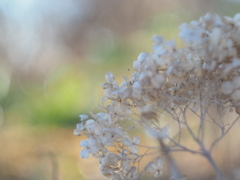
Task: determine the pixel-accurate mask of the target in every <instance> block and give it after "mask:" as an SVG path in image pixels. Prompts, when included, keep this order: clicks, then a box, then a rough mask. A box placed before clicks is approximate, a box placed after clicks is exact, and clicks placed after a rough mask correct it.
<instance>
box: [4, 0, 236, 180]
mask: <svg viewBox="0 0 240 180" xmlns="http://www.w3.org/2000/svg"><path fill="white" fill-rule="evenodd" d="M239 10H240V3H239V2H238V1H227V0H226V1H225V0H168V1H167V0H150V1H146V0H131V1H129V0H68V1H65V0H57V1H47V0H42V1H41V0H35V1H33V0H13V1H7V0H2V1H0V152H1V153H0V180H76V179H88V180H90V179H104V178H103V176H101V175H100V173H99V164H98V160H95V159H89V160H82V159H80V157H79V151H80V150H81V148H80V147H79V142H80V140H81V139H82V138H84V137H80V138H79V137H75V136H74V135H73V130H74V128H75V125H76V124H77V123H78V122H79V118H78V115H79V114H82V113H88V112H89V111H90V110H92V111H94V112H97V111H98V109H97V108H96V106H97V104H99V103H100V102H101V97H102V94H103V91H102V89H101V88H100V87H98V84H100V83H103V82H104V75H105V73H106V72H108V71H112V72H113V73H114V74H115V75H116V79H117V81H118V82H120V81H122V76H126V75H130V74H131V73H132V72H133V69H132V62H133V61H134V60H135V59H136V58H137V56H138V54H140V53H141V52H143V51H145V52H150V51H151V45H152V43H151V37H152V36H153V35H155V34H159V35H163V36H164V37H166V39H175V38H178V37H177V36H178V26H179V25H180V24H181V23H183V22H190V21H191V20H198V19H199V18H200V17H201V16H203V15H204V14H206V13H207V12H213V13H218V14H220V15H227V16H233V15H234V14H236V13H237V12H238V11H239ZM177 42H178V43H179V44H180V45H181V42H180V41H179V39H177ZM128 69H130V71H128ZM237 126H239V125H237ZM236 132H237V130H235V131H234V133H236ZM234 133H233V135H232V136H235V137H238V134H237V135H236V134H234ZM139 136H142V138H143V139H144V140H143V141H142V143H143V144H145V143H147V142H149V140H148V139H147V138H146V137H145V134H143V133H142V134H140V133H139ZM230 137H231V136H230V135H229V139H228V141H227V142H228V143H230V140H231V141H233V142H232V143H233V144H234V145H231V146H230V145H228V146H227V148H229V147H231V150H226V149H224V147H225V146H224V144H222V145H221V146H219V149H221V151H219V152H218V153H216V154H218V155H219V154H220V155H219V156H222V157H223V158H219V156H218V157H215V158H217V159H218V158H219V162H221V167H223V168H225V169H226V170H225V171H226V172H227V173H229V174H230V175H229V177H232V179H234V176H233V174H234V173H235V174H237V173H239V168H240V160H237V158H238V157H239V154H238V152H237V151H236V150H237V149H238V147H239V146H238V145H239V143H238V139H236V143H235V141H234V140H232V139H231V138H230ZM186 142H188V138H187V137H186ZM154 143H155V142H154V141H150V144H154ZM189 143H190V142H189ZM225 143H226V141H225ZM189 145H191V143H190V144H189ZM193 146H194V145H193ZM219 149H218V150H219ZM230 151H231V153H232V154H234V157H231V158H232V159H231V162H230V160H229V159H228V157H229V153H230ZM221 153H222V154H221ZM235 157H236V159H234V158H235ZM177 158H179V159H178V161H177V162H179V163H180V164H181V170H182V171H183V172H184V173H185V172H186V174H187V175H188V176H189V179H194V180H197V179H198V180H200V179H203V178H204V179H209V180H210V179H212V178H213V176H212V175H211V170H210V167H208V166H207V165H206V162H205V161H204V160H202V159H201V160H199V159H195V158H196V157H194V156H191V155H189V154H184V155H180V156H177ZM233 160H234V162H233ZM225 161H226V162H227V164H229V163H232V164H231V168H232V169H230V170H229V167H230V166H228V165H227V164H226V163H225ZM194 162H196V163H194ZM199 166H201V167H203V168H198V167H199ZM89 167H91V168H89ZM206 167H207V168H206ZM190 168H192V170H191V171H190V172H189V173H187V172H188V171H187V170H188V169H190ZM202 169H203V170H202ZM233 171H234V172H233ZM195 174H196V176H194V175H195ZM201 175H202V176H201ZM146 179H149V177H146ZM162 179H167V175H166V176H163V178H162ZM234 180H235V179H234Z"/></svg>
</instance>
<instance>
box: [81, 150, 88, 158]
mask: <svg viewBox="0 0 240 180" xmlns="http://www.w3.org/2000/svg"><path fill="white" fill-rule="evenodd" d="M89 154H90V152H89V150H88V149H83V150H82V151H81V152H80V157H81V158H83V159H86V158H88V156H89Z"/></svg>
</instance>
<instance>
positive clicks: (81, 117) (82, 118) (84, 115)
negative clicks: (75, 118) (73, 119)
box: [79, 114, 88, 121]
mask: <svg viewBox="0 0 240 180" xmlns="http://www.w3.org/2000/svg"><path fill="white" fill-rule="evenodd" d="M79 117H80V120H81V121H84V120H86V119H87V118H88V115H86V114H80V115H79Z"/></svg>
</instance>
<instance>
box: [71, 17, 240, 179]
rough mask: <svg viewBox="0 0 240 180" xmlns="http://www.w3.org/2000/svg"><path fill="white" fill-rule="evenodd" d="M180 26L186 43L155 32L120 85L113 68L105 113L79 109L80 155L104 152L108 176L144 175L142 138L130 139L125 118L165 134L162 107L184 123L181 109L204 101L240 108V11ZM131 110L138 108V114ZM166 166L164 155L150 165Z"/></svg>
mask: <svg viewBox="0 0 240 180" xmlns="http://www.w3.org/2000/svg"><path fill="white" fill-rule="evenodd" d="M180 31H181V32H180V34H179V36H180V37H181V38H182V39H183V40H184V41H185V43H186V45H187V46H186V47H184V48H177V47H176V43H175V41H173V40H172V41H168V40H164V38H162V37H160V36H154V37H153V39H152V40H153V41H154V42H155V45H154V46H153V50H154V52H153V53H150V54H148V53H141V54H140V55H139V56H138V59H137V60H136V61H135V62H134V63H133V68H134V69H135V71H136V72H134V73H133V74H132V77H131V79H128V78H127V77H124V81H123V82H122V84H121V85H120V86H119V85H118V84H117V83H116V81H115V80H114V76H113V74H112V73H111V72H108V73H107V74H106V75H105V79H106V83H105V84H101V85H102V86H103V89H105V92H104V97H103V99H102V100H103V104H104V103H105V102H108V105H104V106H101V108H102V109H103V110H104V113H98V114H92V113H91V116H92V119H89V118H88V116H87V115H80V118H81V123H80V124H77V128H76V129H75V131H74V134H75V135H81V134H84V135H85V136H87V137H88V140H84V141H82V142H81V143H80V146H81V147H84V149H83V150H82V151H81V157H82V158H88V157H89V155H90V154H91V155H92V156H95V157H97V158H100V165H101V167H100V169H101V172H102V174H103V175H104V176H107V177H109V178H112V179H114V180H118V179H119V180H120V179H126V180H127V179H137V178H139V176H140V174H139V173H138V172H139V170H137V168H136V166H134V163H136V162H139V160H140V159H141V157H142V156H141V155H138V144H139V143H140V140H139V138H138V137H136V136H135V137H134V138H133V139H131V138H130V136H129V135H128V133H127V130H124V129H123V128H122V127H121V126H120V124H119V122H120V121H121V120H123V119H129V120H134V121H135V122H137V123H139V124H140V125H141V126H142V127H143V128H144V129H146V130H147V131H151V133H152V134H159V135H156V137H157V138H160V139H163V138H166V137H167V131H165V130H163V129H164V128H163V127H161V126H160V125H159V124H158V121H160V120H159V115H160V114H161V113H163V112H164V113H167V114H168V115H170V116H171V117H172V118H173V120H176V121H178V123H180V124H181V122H179V119H178V118H177V117H176V116H177V113H176V112H177V111H178V110H179V109H180V110H182V108H183V107H190V106H191V107H192V110H194V108H196V107H201V106H204V105H206V104H203V103H207V104H208V105H212V104H214V105H217V106H220V105H224V104H228V107H230V108H235V109H236V112H237V113H238V114H240V14H237V15H235V16H234V18H230V17H220V16H218V15H215V14H206V15H205V16H204V17H202V18H200V20H199V21H192V22H191V23H190V24H186V23H184V24H182V25H181V26H180ZM196 111H197V110H196ZM131 114H134V115H136V114H137V115H138V117H139V120H135V119H133V118H132V117H131ZM130 129H131V128H130ZM110 147H114V152H113V151H111V150H110V149H111V148H110ZM162 167H163V159H162V158H161V157H160V158H157V160H156V162H151V163H149V164H148V165H147V166H146V168H145V170H146V172H147V173H154V177H159V176H160V175H161V174H162V171H161V170H160V169H161V168H162Z"/></svg>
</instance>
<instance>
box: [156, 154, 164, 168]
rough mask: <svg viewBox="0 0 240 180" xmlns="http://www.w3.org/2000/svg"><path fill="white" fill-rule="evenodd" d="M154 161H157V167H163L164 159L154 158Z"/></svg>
mask: <svg viewBox="0 0 240 180" xmlns="http://www.w3.org/2000/svg"><path fill="white" fill-rule="evenodd" d="M156 163H157V166H158V169H162V168H163V164H164V160H163V158H162V157H159V158H157V159H156Z"/></svg>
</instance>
